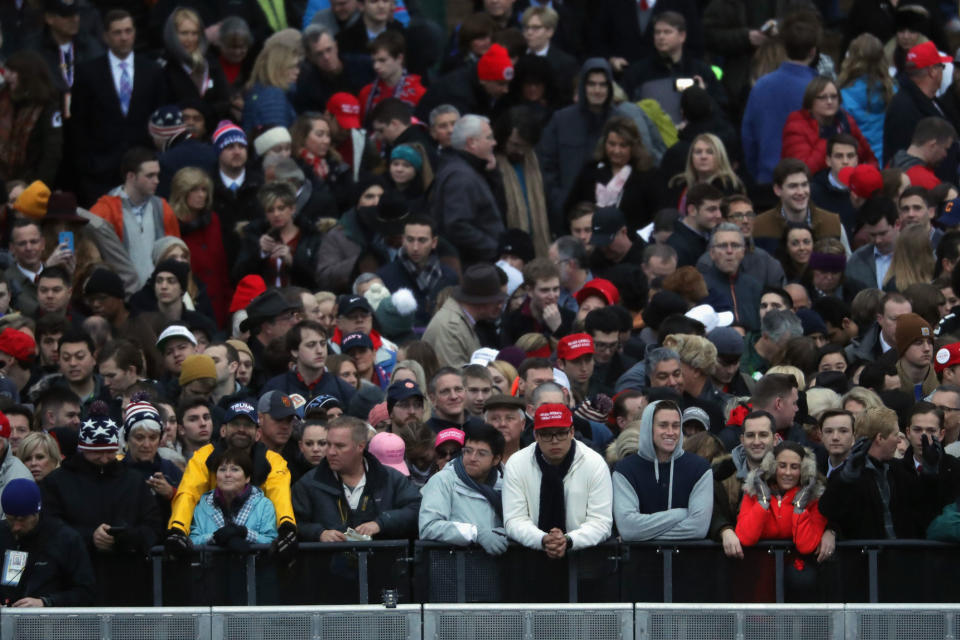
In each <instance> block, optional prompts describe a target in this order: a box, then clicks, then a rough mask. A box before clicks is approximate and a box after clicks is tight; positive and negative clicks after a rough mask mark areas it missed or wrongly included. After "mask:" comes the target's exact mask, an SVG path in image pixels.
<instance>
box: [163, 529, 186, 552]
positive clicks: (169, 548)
mask: <svg viewBox="0 0 960 640" xmlns="http://www.w3.org/2000/svg"><path fill="white" fill-rule="evenodd" d="M163 546H164V549H165V550H166V552H167V554H168V555H169V556H170V557H172V558H185V557H187V556H189V555H190V552H191V551H193V545H192V544H191V543H190V538H188V537H187V534H185V533H184V532H183V531H181V530H180V529H167V537H166V539H165V540H164V542H163Z"/></svg>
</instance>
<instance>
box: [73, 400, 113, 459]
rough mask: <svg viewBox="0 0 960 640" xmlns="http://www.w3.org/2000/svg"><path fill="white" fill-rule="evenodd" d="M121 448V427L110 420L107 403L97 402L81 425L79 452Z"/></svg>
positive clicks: (92, 405)
mask: <svg viewBox="0 0 960 640" xmlns="http://www.w3.org/2000/svg"><path fill="white" fill-rule="evenodd" d="M119 448H120V427H119V425H117V423H116V422H114V421H113V419H112V418H110V416H109V413H108V409H107V403H106V402H103V401H102V400H97V401H96V402H94V403H93V404H91V405H90V413H89V415H88V417H87V419H86V420H84V422H83V423H82V424H81V425H80V438H79V443H78V444H77V451H116V450H117V449H119Z"/></svg>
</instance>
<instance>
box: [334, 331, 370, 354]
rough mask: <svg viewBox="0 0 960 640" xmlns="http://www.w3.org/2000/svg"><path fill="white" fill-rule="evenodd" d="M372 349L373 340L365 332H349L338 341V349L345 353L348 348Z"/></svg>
mask: <svg viewBox="0 0 960 640" xmlns="http://www.w3.org/2000/svg"><path fill="white" fill-rule="evenodd" d="M361 348H362V349H373V341H372V340H370V336H368V335H367V334H365V333H360V332H357V333H351V334H348V335H347V336H345V337H344V338H343V341H342V342H341V343H340V350H341V351H342V352H343V353H347V352H348V351H350V349H361Z"/></svg>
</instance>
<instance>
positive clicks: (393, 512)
mask: <svg viewBox="0 0 960 640" xmlns="http://www.w3.org/2000/svg"><path fill="white" fill-rule="evenodd" d="M363 459H364V462H365V463H366V467H367V471H366V475H367V477H366V487H365V488H364V490H363V495H362V497H361V498H360V504H359V506H358V508H357V509H351V508H350V505H349V504H348V503H347V498H346V496H345V495H344V493H343V485H342V483H341V481H340V478H339V476H337V475H335V474H334V472H333V471H332V470H331V469H330V464H329V463H328V462H327V461H326V460H323V461H322V462H321V463H320V464H319V465H318V466H317V467H316V468H314V469H313V470H312V471H308V472H307V473H306V474H305V475H304V476H303V477H302V478H300V480H299V481H298V482H297V483H296V484H295V485H294V486H293V509H294V513H296V516H297V526H298V530H299V532H300V536H301V537H302V538H303V539H304V540H311V541H312V540H319V539H320V534H321V533H323V532H324V531H326V530H327V529H334V530H336V531H346V530H347V527H353V528H356V527H357V526H359V525H361V524H363V523H364V522H371V521H372V522H376V523H377V524H378V525H380V533H379V534H378V535H379V537H380V538H383V539H386V540H389V539H396V538H412V537H416V535H417V518H418V516H419V512H420V491H419V490H418V489H417V487H416V485H414V484H413V483H412V482H411V481H410V479H409V478H408V477H407V476H405V475H403V474H402V473H400V472H399V471H397V470H395V469H391V468H390V467H386V466H384V465H383V464H381V463H380V461H379V460H377V459H376V458H375V457H374V456H373V455H372V454H370V453H368V452H364V454H363Z"/></svg>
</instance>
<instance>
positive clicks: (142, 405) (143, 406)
mask: <svg viewBox="0 0 960 640" xmlns="http://www.w3.org/2000/svg"><path fill="white" fill-rule="evenodd" d="M149 398H150V394H148V393H146V392H145V391H138V392H136V393H135V394H133V396H132V397H131V398H130V404H128V405H127V408H126V409H124V410H123V437H124V439H127V440H128V439H129V438H130V432H131V431H133V430H134V429H138V428H139V429H146V430H148V431H155V432H157V433H160V432H161V431H163V424H162V423H161V422H160V412H159V411H157V408H156V407H154V406H153V405H152V404H150V402H148V399H149Z"/></svg>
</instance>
